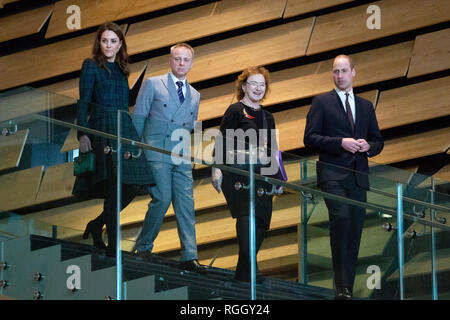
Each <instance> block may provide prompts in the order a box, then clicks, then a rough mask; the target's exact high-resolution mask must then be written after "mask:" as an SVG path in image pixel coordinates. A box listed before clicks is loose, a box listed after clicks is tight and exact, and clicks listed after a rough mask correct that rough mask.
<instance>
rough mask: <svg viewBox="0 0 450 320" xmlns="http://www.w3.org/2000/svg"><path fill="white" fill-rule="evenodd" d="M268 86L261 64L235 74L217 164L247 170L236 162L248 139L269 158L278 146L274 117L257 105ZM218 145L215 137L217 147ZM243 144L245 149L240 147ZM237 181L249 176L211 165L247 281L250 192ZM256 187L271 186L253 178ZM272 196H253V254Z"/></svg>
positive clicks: (268, 216)
mask: <svg viewBox="0 0 450 320" xmlns="http://www.w3.org/2000/svg"><path fill="white" fill-rule="evenodd" d="M269 88H270V77H269V71H267V69H265V68H264V67H249V68H247V69H245V70H244V71H243V72H242V73H241V74H240V75H239V76H238V78H237V80H236V82H235V95H236V98H237V100H238V102H236V103H234V104H232V105H230V106H229V107H228V109H227V111H226V112H225V114H224V116H223V118H222V122H221V124H220V132H221V134H222V137H224V138H225V139H223V140H222V147H223V148H222V149H223V151H222V156H221V157H220V156H218V152H220V150H217V149H216V150H215V156H214V158H215V161H216V163H217V161H223V163H224V164H227V163H228V164H232V165H233V166H234V167H237V168H241V169H244V170H246V168H247V167H248V165H246V164H245V163H244V164H243V165H241V166H240V164H239V163H237V162H238V161H239V155H238V154H239V153H241V154H242V152H244V154H245V151H248V148H249V147H248V146H249V142H250V143H253V144H255V145H256V146H258V149H259V150H263V151H264V152H265V153H266V156H267V158H270V157H271V154H270V153H271V152H272V151H275V150H276V149H277V147H276V146H277V144H276V141H272V139H273V137H274V135H273V134H272V133H273V130H275V121H274V118H273V116H272V114H271V113H270V112H269V111H267V110H265V109H263V108H262V106H261V104H260V103H261V102H262V101H263V100H264V99H265V97H266V95H267V93H268V92H269ZM230 132H231V133H232V135H231V136H229V137H228V138H227V133H230ZM238 132H243V133H244V134H243V135H242V138H243V139H240V137H239V133H238ZM260 133H262V134H260ZM249 137H254V138H256V139H255V141H253V142H251V141H247V140H248V139H251V138H249ZM262 137H264V138H263V139H264V141H261V138H262ZM275 140H276V139H275ZM242 142H244V143H242ZM217 145H218V144H217V137H216V147H217ZM230 145H231V146H230ZM272 145H274V146H275V148H272V149H271V148H270V146H272ZM242 147H243V148H244V150H241V149H242ZM240 148H241V149H240ZM230 155H231V158H230ZM219 158H222V159H219ZM244 158H245V157H244ZM247 160H248V158H247ZM230 162H231V163H230ZM261 168H262V166H261V167H257V168H256V169H255V173H261V171H260V170H261ZM222 180H223V183H222ZM236 182H241V183H243V184H247V183H248V178H246V177H244V176H240V175H236V174H233V173H230V172H228V171H226V172H225V171H224V172H223V173H222V171H221V170H220V169H218V168H215V167H213V169H212V184H213V187H214V188H215V189H216V190H217V191H218V192H220V191H221V190H223V193H224V196H225V199H226V200H227V204H228V208H229V209H230V212H231V215H232V217H233V218H235V219H236V235H237V239H238V243H239V258H238V263H237V266H236V273H235V279H236V280H241V281H249V280H250V249H249V193H248V191H245V190H240V191H238V190H236V189H235V187H234V186H235V183H236ZM259 188H263V189H266V190H269V191H271V190H270V189H271V188H272V185H271V184H269V183H267V182H263V181H259V180H256V181H255V190H257V189H259ZM276 192H277V193H281V192H282V189H281V187H279V188H278V189H277V190H276ZM272 197H273V196H272V195H264V196H262V197H259V196H255V227H256V228H255V235H256V244H255V245H256V254H257V253H258V250H259V249H260V247H261V245H262V242H263V240H264V236H265V233H266V230H267V229H269V226H270V220H271V217H272ZM261 280H262V276H261V274H259V273H258V276H257V281H258V282H260V281H261Z"/></svg>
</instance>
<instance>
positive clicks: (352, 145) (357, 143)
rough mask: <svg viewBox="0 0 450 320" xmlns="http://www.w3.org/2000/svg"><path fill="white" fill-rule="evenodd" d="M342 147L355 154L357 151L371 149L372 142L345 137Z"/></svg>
mask: <svg viewBox="0 0 450 320" xmlns="http://www.w3.org/2000/svg"><path fill="white" fill-rule="evenodd" d="M342 148H344V149H345V150H347V151H348V152H351V153H353V154H354V153H355V152H367V151H369V149H370V144H369V143H368V142H367V141H366V140H364V139H358V140H355V139H353V138H343V139H342Z"/></svg>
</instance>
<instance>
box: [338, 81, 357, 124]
mask: <svg viewBox="0 0 450 320" xmlns="http://www.w3.org/2000/svg"><path fill="white" fill-rule="evenodd" d="M334 90H336V93H337V94H338V96H339V98H340V99H341V101H342V105H343V106H344V111H345V112H346V113H347V109H346V107H345V99H346V98H347V97H346V96H345V93H346V92H345V91H341V90H339V89H338V88H335V89H334ZM348 94H349V95H348V103H349V104H350V109H351V110H352V115H353V123H356V118H355V117H356V112H355V96H354V95H353V89H352V90H350V91H349V92H348Z"/></svg>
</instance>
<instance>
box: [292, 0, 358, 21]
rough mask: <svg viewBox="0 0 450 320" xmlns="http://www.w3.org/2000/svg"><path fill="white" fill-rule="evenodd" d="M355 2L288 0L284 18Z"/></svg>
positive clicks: (341, 0) (347, 0)
mask: <svg viewBox="0 0 450 320" xmlns="http://www.w3.org/2000/svg"><path fill="white" fill-rule="evenodd" d="M352 1H353V0H321V1H317V0H288V2H287V5H286V9H285V11H284V14H283V18H285V19H287V18H291V17H294V16H297V15H300V14H304V13H308V12H313V11H317V10H320V9H325V8H328V7H332V6H335V5H339V4H343V3H347V2H352Z"/></svg>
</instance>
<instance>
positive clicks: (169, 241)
mask: <svg viewBox="0 0 450 320" xmlns="http://www.w3.org/2000/svg"><path fill="white" fill-rule="evenodd" d="M209 187H210V188H212V186H209ZM278 202H279V204H278ZM299 206H300V201H299V197H298V195H297V194H285V195H283V196H281V197H275V199H274V210H273V215H272V221H271V224H270V230H278V229H283V228H286V227H291V226H295V225H297V224H298V222H299V221H300V209H299ZM176 225H177V223H176V221H175V220H170V221H165V222H164V223H163V226H162V228H161V231H160V233H159V234H158V237H157V238H156V240H155V244H154V249H153V251H154V252H155V253H158V252H165V251H170V250H174V249H177V248H179V246H180V243H179V241H178V236H177V228H176ZM126 234H127V232H124V237H126V236H127V235H126ZM131 234H132V235H134V232H131ZM196 235H197V244H199V245H201V244H207V243H213V242H216V241H222V240H228V239H232V238H235V236H236V221H235V220H234V219H233V218H232V217H231V215H230V212H229V211H228V209H226V210H220V211H217V212H211V213H207V214H203V215H198V216H197V217H196ZM129 239H130V240H134V239H133V237H132V238H129Z"/></svg>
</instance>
